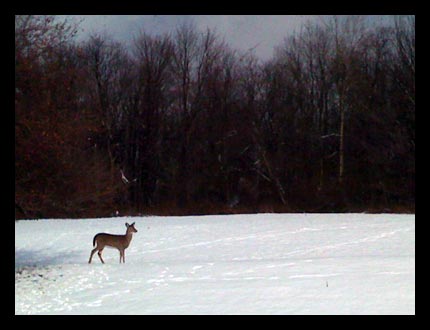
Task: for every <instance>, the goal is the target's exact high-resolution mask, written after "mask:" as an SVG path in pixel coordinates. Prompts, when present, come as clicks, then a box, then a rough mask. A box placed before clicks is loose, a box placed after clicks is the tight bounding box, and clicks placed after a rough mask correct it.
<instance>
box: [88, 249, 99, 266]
mask: <svg viewBox="0 0 430 330" xmlns="http://www.w3.org/2000/svg"><path fill="white" fill-rule="evenodd" d="M96 251H97V248H95V249H93V250H92V251H91V255H90V260H88V263H89V264H90V263H91V260H92V259H93V255H94V253H96Z"/></svg>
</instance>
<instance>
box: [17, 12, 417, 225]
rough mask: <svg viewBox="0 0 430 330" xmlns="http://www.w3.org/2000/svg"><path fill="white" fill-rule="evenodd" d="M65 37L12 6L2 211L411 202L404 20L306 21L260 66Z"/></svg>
mask: <svg viewBox="0 0 430 330" xmlns="http://www.w3.org/2000/svg"><path fill="white" fill-rule="evenodd" d="M77 31H78V25H77V24H75V23H70V22H68V21H58V20H57V19H56V17H55V16H31V15H18V16H15V219H24V218H25V219H29V218H54V217H55V218H81V217H104V216H115V215H138V214H142V215H146V214H152V215H197V214H229V213H255V212H396V213H397V212H402V213H406V212H415V16H392V22H391V24H389V25H386V26H379V25H376V24H373V25H372V24H369V23H368V21H366V20H365V19H364V17H362V16H342V17H340V16H333V17H331V18H327V19H325V20H321V21H319V22H318V23H315V22H308V23H307V24H304V25H303V26H302V27H301V29H300V30H299V31H298V32H295V33H294V34H292V35H289V36H286V37H285V39H284V41H283V42H282V43H281V44H279V45H278V46H277V47H276V49H275V51H274V54H273V57H272V58H271V59H270V60H267V61H261V60H260V59H259V58H258V57H257V56H256V55H255V54H254V53H253V51H252V50H250V51H247V52H242V51H238V50H235V49H233V48H232V47H231V46H230V45H229V44H228V43H226V42H225V40H224V39H223V37H222V36H221V35H219V34H217V33H216V31H212V30H209V29H208V30H206V31H199V30H197V29H196V27H195V26H194V25H193V24H182V25H180V26H178V27H177V28H176V29H175V30H174V31H172V32H171V33H169V34H160V35H149V34H146V33H145V32H144V31H142V32H141V33H140V34H139V35H136V36H135V37H134V41H133V43H132V45H131V47H126V46H125V44H123V43H121V42H119V41H117V40H114V39H113V38H111V37H109V36H106V35H97V34H95V35H92V36H90V37H89V38H88V39H87V40H85V41H79V42H78V41H76V34H77Z"/></svg>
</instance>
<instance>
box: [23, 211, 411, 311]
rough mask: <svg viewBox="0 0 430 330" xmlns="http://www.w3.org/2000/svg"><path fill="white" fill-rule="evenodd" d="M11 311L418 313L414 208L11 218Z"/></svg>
mask: <svg viewBox="0 0 430 330" xmlns="http://www.w3.org/2000/svg"><path fill="white" fill-rule="evenodd" d="M125 222H129V223H131V222H136V225H135V226H136V229H137V230H138V232H137V233H136V234H134V236H133V240H132V241H131V244H130V246H129V248H128V249H127V250H126V252H125V261H126V263H125V264H120V263H119V252H118V251H117V250H114V249H105V250H104V251H103V258H104V260H105V262H106V263H105V264H102V263H101V262H100V260H99V258H98V257H97V255H94V258H93V261H92V263H91V264H88V259H89V256H90V252H91V249H92V248H93V247H92V239H93V237H94V235H95V234H97V233H98V232H109V233H112V234H124V233H125V230H126V228H125V225H124V223H125ZM15 314H288V315H289V314H302V315H303V314H415V215H393V214H379V215H377V214H253V215H224V216H199V217H197V216H196V217H133V218H131V217H116V218H105V219H79V220H76V219H73V220H72V219H68V220H64V219H63V220H60V219H46V220H38V221H27V220H21V221H16V222H15Z"/></svg>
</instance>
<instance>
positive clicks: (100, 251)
mask: <svg viewBox="0 0 430 330" xmlns="http://www.w3.org/2000/svg"><path fill="white" fill-rule="evenodd" d="M102 251H103V249H101V250H99V252H98V253H97V254H98V255H99V258H100V260H101V262H102V263H103V264H104V263H105V262H104V261H103V258H102Z"/></svg>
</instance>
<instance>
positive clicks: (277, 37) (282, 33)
mask: <svg viewBox="0 0 430 330" xmlns="http://www.w3.org/2000/svg"><path fill="white" fill-rule="evenodd" d="M63 17H64V16H63ZM69 17H72V18H73V19H77V20H82V23H81V24H80V27H81V32H80V34H79V38H81V39H82V38H85V37H87V36H88V35H89V34H91V33H93V32H99V33H107V34H108V35H111V36H112V37H113V38H115V39H117V40H121V41H126V42H127V41H131V40H132V39H133V36H135V35H136V34H137V33H138V32H139V31H140V30H143V31H145V32H147V33H149V34H159V33H164V32H172V31H174V30H175V28H176V27H177V26H178V25H179V24H180V23H182V22H184V21H192V22H194V23H195V25H196V27H197V28H198V29H199V30H202V31H204V30H206V28H207V27H209V28H210V29H211V30H215V31H217V32H218V33H219V34H220V36H221V37H224V38H225V41H226V42H227V43H228V44H229V45H230V46H231V47H232V48H234V49H237V50H248V49H250V48H254V47H255V54H256V55H257V56H258V57H260V58H261V59H262V60H266V59H269V58H270V57H271V56H272V54H273V48H274V47H275V46H278V45H280V44H281V42H282V40H283V39H284V38H285V37H287V36H288V35H289V34H291V33H292V32H293V31H294V30H298V29H299V28H300V26H301V25H302V24H303V23H305V22H306V21H308V20H317V19H319V17H318V16H315V15H314V16H312V15H79V16H69ZM379 17H381V16H379Z"/></svg>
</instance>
